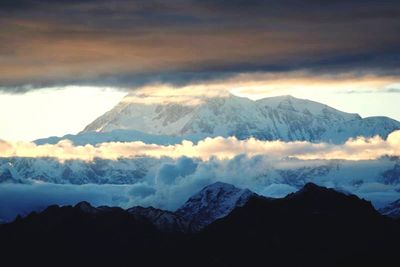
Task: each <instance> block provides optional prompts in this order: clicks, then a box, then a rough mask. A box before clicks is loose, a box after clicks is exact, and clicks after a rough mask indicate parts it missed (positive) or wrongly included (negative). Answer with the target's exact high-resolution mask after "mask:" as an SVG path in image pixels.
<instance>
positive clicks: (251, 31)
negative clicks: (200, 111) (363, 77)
mask: <svg viewBox="0 0 400 267" xmlns="http://www.w3.org/2000/svg"><path fill="white" fill-rule="evenodd" d="M399 14H400V5H399V3H398V2H397V1H359V0H347V1H344V0H336V1H330V2H329V3H324V4H319V3H317V2H316V1H311V0H307V1H302V2H301V5H299V4H298V2H297V1H293V0H289V1H285V2H282V1H259V0H250V1H228V2H227V1H203V0H202V1H200V0H188V1H181V0H170V1H167V2H166V1H161V0H148V1H126V0H111V1H110V0H108V1H106V0H99V1H90V0H85V1H65V0H54V1H48V0H35V1H32V0H12V1H9V0H5V1H1V3H0V55H1V57H0V63H1V64H0V87H2V88H3V90H6V91H8V92H14V93H15V92H25V91H28V90H33V89H35V88H41V87H44V86H52V85H66V84H67V85H70V84H75V85H97V86H99V85H102V86H115V87H134V86H141V85H144V84H148V83H153V82H161V83H172V84H187V83H192V82H194V81H204V80H210V79H221V78H226V77H230V76H232V75H236V74H240V73H249V72H251V73H253V72H280V71H281V72H282V71H283V72H286V71H293V70H301V69H307V70H310V71H311V72H314V73H337V72H340V73H346V72H349V71H353V72H355V73H362V72H368V73H375V74H382V73H384V74H388V73H392V74H396V75H398V74H399V67H400V66H399V60H398V54H399V47H400V38H399V35H398V27H399V24H400V22H399V20H398V17H399Z"/></svg>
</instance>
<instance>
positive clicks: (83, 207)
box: [74, 201, 98, 213]
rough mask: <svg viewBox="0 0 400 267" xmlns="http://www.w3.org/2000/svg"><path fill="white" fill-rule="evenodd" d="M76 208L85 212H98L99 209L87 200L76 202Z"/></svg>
mask: <svg viewBox="0 0 400 267" xmlns="http://www.w3.org/2000/svg"><path fill="white" fill-rule="evenodd" d="M74 208H76V209H78V210H80V211H83V212H85V213H97V212H98V210H97V209H96V208H95V207H93V206H92V205H90V203H89V202H87V201H81V202H79V203H78V204H76V205H75V206H74Z"/></svg>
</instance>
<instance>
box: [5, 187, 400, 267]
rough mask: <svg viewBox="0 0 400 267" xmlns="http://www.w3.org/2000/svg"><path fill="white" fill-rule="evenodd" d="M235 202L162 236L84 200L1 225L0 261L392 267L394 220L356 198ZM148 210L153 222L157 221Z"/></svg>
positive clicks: (333, 194)
mask: <svg viewBox="0 0 400 267" xmlns="http://www.w3.org/2000/svg"><path fill="white" fill-rule="evenodd" d="M206 204H207V203H204V205H206ZM242 204H243V205H240V206H237V207H236V208H234V209H233V211H232V212H230V213H229V214H228V215H227V216H225V217H223V218H220V219H218V220H216V221H214V222H212V223H211V224H210V225H208V226H207V227H205V228H204V229H203V230H201V231H200V232H196V233H191V234H189V233H182V231H161V230H160V229H159V228H157V227H156V225H155V224H153V223H152V222H151V220H149V219H148V218H147V217H146V216H137V215H135V214H132V210H131V212H129V210H123V209H120V208H111V207H98V208H94V207H92V206H90V204H89V203H86V202H81V203H79V204H78V205H76V206H74V207H72V206H65V207H59V206H50V207H48V208H47V209H46V210H44V211H43V212H41V213H32V214H30V215H29V216H27V217H25V218H18V219H16V220H15V221H14V222H12V223H9V224H5V225H1V226H0V241H1V242H0V251H1V252H2V253H1V261H2V262H7V263H8V262H9V263H10V264H7V266H156V265H158V266H159V265H166V266H397V264H396V260H397V243H398V240H399V237H400V225H399V223H398V222H397V221H395V220H392V219H390V218H387V217H385V216H382V215H380V214H379V213H378V212H377V211H376V210H375V209H374V208H373V207H372V205H371V204H370V203H369V202H367V201H365V200H361V199H359V198H358V197H356V196H354V195H346V194H343V193H340V192H337V191H334V190H332V189H326V188H323V187H319V186H316V185H314V184H307V185H305V186H304V188H303V189H301V190H300V191H298V192H296V193H294V194H290V195H288V196H287V197H285V198H281V199H270V198H264V197H261V196H258V195H252V196H250V197H249V198H248V200H247V201H246V202H245V203H242ZM211 206H215V205H211ZM139 210H140V211H141V212H143V210H141V209H139ZM152 212H154V214H156V216H155V217H157V218H159V214H163V213H162V212H161V213H160V210H153V211H152ZM145 214H147V213H145ZM169 215H170V216H172V214H171V213H170V214H169ZM172 217H173V218H175V215H174V216H172ZM166 221H168V220H166ZM172 222H176V220H175V219H174V220H172Z"/></svg>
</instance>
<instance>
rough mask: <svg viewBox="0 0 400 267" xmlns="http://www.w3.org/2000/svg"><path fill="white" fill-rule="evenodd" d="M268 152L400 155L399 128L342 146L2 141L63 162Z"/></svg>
mask: <svg viewBox="0 0 400 267" xmlns="http://www.w3.org/2000/svg"><path fill="white" fill-rule="evenodd" d="M240 154H246V155H248V156H255V155H268V156H269V157H271V158H277V159H280V158H285V157H294V158H299V159H346V160H367V159H376V158H379V157H382V156H385V155H389V156H399V155H400V131H395V132H392V133H391V134H390V135H389V136H388V138H387V139H386V140H384V139H382V138H380V137H379V136H375V137H373V138H364V137H358V138H355V139H349V140H348V141H347V142H345V143H344V144H341V145H334V144H329V143H311V142H306V141H295V142H283V141H260V140H257V139H254V138H250V139H247V140H238V139H237V138H235V137H228V138H223V137H215V138H206V139H203V140H201V141H199V142H198V143H193V142H191V141H187V140H184V141H182V143H180V144H176V145H155V144H146V143H143V142H141V141H135V142H107V143H101V144H98V145H90V144H87V145H83V146H75V145H74V144H73V143H72V142H71V141H69V140H61V141H60V142H58V143H57V144H44V145H36V144H35V143H31V142H7V141H1V142H0V156H1V157H52V158H57V159H58V160H60V161H64V160H71V159H78V160H84V161H91V160H93V159H95V158H101V159H109V160H117V159H120V158H133V157H137V156H146V157H154V158H161V157H170V158H179V157H182V156H186V157H192V158H200V159H202V160H208V159H210V158H212V157H216V158H218V159H232V158H234V157H235V156H237V155H240Z"/></svg>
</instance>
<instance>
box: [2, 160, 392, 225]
mask: <svg viewBox="0 0 400 267" xmlns="http://www.w3.org/2000/svg"><path fill="white" fill-rule="evenodd" d="M18 160H19V161H21V162H19V163H18ZM18 160H14V161H13V160H9V163H6V165H8V166H6V168H8V169H9V170H11V172H15V173H16V172H17V171H18V166H19V168H22V169H20V170H21V171H25V172H26V173H25V174H26V176H27V177H26V180H27V181H26V182H27V183H28V184H18V183H12V182H8V183H7V182H3V183H0V219H3V220H10V219H13V218H15V216H16V215H17V214H27V213H29V212H30V211H32V210H40V209H43V208H45V207H46V206H48V205H52V204H59V205H67V204H76V203H77V202H79V201H84V200H85V201H89V202H90V203H92V204H93V205H96V206H98V205H111V206H120V207H124V208H128V207H131V206H135V205H141V206H154V207H158V208H163V209H168V210H175V209H177V208H178V207H179V206H180V205H182V204H183V203H184V202H185V201H186V200H187V199H188V198H189V197H190V196H192V195H193V194H195V193H196V192H198V191H199V190H201V189H202V188H203V187H204V186H206V185H209V184H211V183H213V182H216V181H222V182H226V183H230V184H233V185H235V186H237V187H240V188H249V189H250V190H252V191H255V192H256V193H258V194H261V195H265V196H270V197H283V196H285V195H287V194H288V193H291V192H294V191H297V190H298V189H299V188H301V187H302V186H303V185H304V184H305V183H307V182H314V183H317V184H319V185H322V186H327V187H332V188H336V189H339V190H343V191H345V192H351V193H354V194H357V195H358V196H360V197H363V198H366V199H368V200H370V201H373V203H374V205H376V206H377V207H380V206H382V205H384V204H387V203H388V202H391V201H394V200H396V199H398V198H400V178H399V173H400V168H399V166H400V161H399V158H381V159H378V160H368V161H336V160H330V161H327V160H295V159H283V160H273V159H270V158H269V157H268V156H254V157H247V156H245V155H240V156H236V157H235V158H233V159H230V160H219V159H216V158H213V159H210V160H209V161H201V160H199V159H192V158H187V157H181V158H178V159H176V160H171V159H160V160H159V161H158V163H157V165H156V166H153V167H152V165H151V166H150V165H149V166H148V168H150V169H152V170H150V169H149V171H148V173H147V175H145V176H143V177H137V178H134V177H132V175H130V173H129V172H127V173H126V177H124V171H126V170H125V169H126V168H128V169H132V170H133V169H134V168H138V166H136V167H134V166H135V164H134V163H135V162H134V161H135V160H134V159H132V160H128V161H126V160H123V161H121V162H120V161H116V162H114V161H112V162H108V163H107V162H104V161H103V162H99V163H98V164H97V166H96V168H97V169H92V172H93V170H94V171H97V172H99V173H101V172H103V171H104V170H103V169H102V166H103V165H106V168H107V169H108V170H110V169H111V168H114V169H115V172H107V173H106V176H108V177H107V178H109V179H111V180H110V182H112V179H115V181H114V182H118V181H119V180H120V179H123V178H125V179H131V180H130V181H128V180H126V183H125V184H95V182H96V179H94V178H92V180H87V177H83V175H80V174H87V173H88V172H87V170H90V168H87V169H85V166H86V165H85V164H88V163H85V162H69V163H68V162H66V163H58V164H60V165H64V164H67V166H66V169H67V170H69V173H70V178H75V179H82V181H83V182H84V184H70V183H69V182H73V180H68V178H67V177H64V176H63V175H60V177H58V179H60V180H59V182H60V183H55V182H54V183H51V182H49V181H45V179H44V178H45V177H43V176H40V173H41V172H44V173H46V175H48V174H49V171H50V170H52V169H53V168H56V166H55V165H56V163H55V162H54V161H51V160H49V159H37V160H34V161H24V160H23V159H18ZM30 164H32V167H33V168H34V169H29V168H28V169H26V166H29V165H30ZM2 167H5V166H2ZM92 167H93V166H92ZM142 167H143V166H142ZM142 167H141V168H142ZM71 170H72V171H71ZM31 171H32V172H36V173H38V174H39V176H38V177H37V180H35V179H31V178H33V177H32V175H33V174H32V173H31ZM74 172H75V173H74ZM56 173H57V172H56V171H53V174H52V175H57V174H56ZM63 173H66V172H63ZM74 175H75V176H77V177H74ZM17 176H18V175H17ZM19 176H21V174H20V175H19ZM50 176H51V174H50ZM0 177H1V175H0ZM20 178H21V177H20ZM49 178H51V179H53V178H56V177H53V176H51V177H49ZM15 182H17V181H15Z"/></svg>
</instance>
